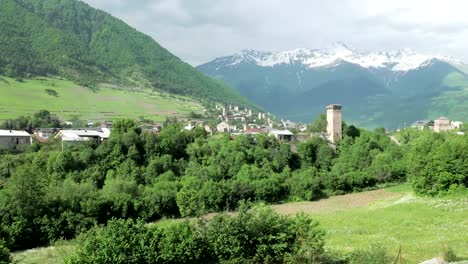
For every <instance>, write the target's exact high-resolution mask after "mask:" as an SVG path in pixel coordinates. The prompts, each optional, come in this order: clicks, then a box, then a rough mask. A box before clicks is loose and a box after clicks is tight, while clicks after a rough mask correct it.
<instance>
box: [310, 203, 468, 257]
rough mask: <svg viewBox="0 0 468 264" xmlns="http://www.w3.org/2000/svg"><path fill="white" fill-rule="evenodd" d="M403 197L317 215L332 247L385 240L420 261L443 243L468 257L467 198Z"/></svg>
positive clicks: (392, 249) (435, 252) (438, 252)
mask: <svg viewBox="0 0 468 264" xmlns="http://www.w3.org/2000/svg"><path fill="white" fill-rule="evenodd" d="M412 199H414V198H412V197H411V196H406V197H402V198H401V199H400V200H397V201H394V204H388V205H386V206H384V207H380V208H379V207H374V208H372V207H370V208H361V209H356V210H351V211H342V212H336V213H330V214H320V215H316V218H317V219H318V220H319V221H320V222H321V223H322V226H323V227H324V228H325V229H326V230H327V232H328V235H327V238H328V240H327V242H328V246H329V248H332V249H335V250H341V251H350V250H352V249H356V248H362V249H365V248H368V247H369V246H370V245H371V244H372V243H381V244H382V245H384V246H385V247H387V249H388V250H389V253H390V254H392V255H394V256H396V255H397V252H398V249H399V247H400V246H401V247H402V254H403V259H404V260H405V263H420V262H422V261H424V260H427V259H431V258H434V257H437V256H442V255H443V245H442V244H444V246H445V247H450V248H451V249H453V250H454V252H455V253H456V254H457V255H458V256H459V257H462V258H464V259H468V255H467V254H466V251H465V250H466V249H467V248H468V234H467V232H466V230H467V227H468V220H467V219H468V213H467V210H468V208H467V205H466V200H465V201H464V202H463V201H458V202H457V201H452V200H443V199H440V200H439V199H434V200H431V199H414V200H412Z"/></svg>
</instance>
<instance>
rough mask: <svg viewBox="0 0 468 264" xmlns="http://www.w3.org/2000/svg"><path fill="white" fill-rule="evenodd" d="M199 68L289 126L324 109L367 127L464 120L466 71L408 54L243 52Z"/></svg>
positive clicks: (342, 49) (448, 61) (447, 61)
mask: <svg viewBox="0 0 468 264" xmlns="http://www.w3.org/2000/svg"><path fill="white" fill-rule="evenodd" d="M197 68H198V69H199V70H200V71H202V72H203V73H205V74H206V75H208V76H210V77H214V78H217V79H220V80H223V81H225V82H226V83H228V84H229V85H231V86H233V87H234V88H236V89H237V90H238V91H239V92H240V93H241V94H242V95H244V96H245V97H247V98H249V99H250V100H251V101H253V102H255V103H257V104H258V105H260V106H262V107H263V108H265V109H266V110H268V111H270V112H272V113H274V114H276V115H278V116H281V117H284V118H288V119H291V120H298V121H305V122H310V120H312V118H313V117H314V116H316V115H317V114H319V113H321V112H323V111H324V107H325V105H327V104H329V103H340V104H343V106H344V109H345V111H344V115H345V118H347V119H348V120H350V121H352V122H353V123H355V124H357V125H361V126H365V127H376V126H385V127H388V128H397V127H398V125H400V124H403V123H406V124H408V123H411V122H413V121H415V120H418V119H430V118H435V117H438V115H440V116H448V117H449V118H453V119H464V118H466V116H468V104H466V102H467V101H468V75H467V74H468V66H467V65H466V64H463V63H462V62H460V61H459V60H456V59H453V58H449V57H442V56H431V55H425V54H420V53H417V52H414V51H411V50H409V49H401V50H398V51H376V52H371V51H358V50H355V49H352V48H349V47H348V46H346V45H345V44H343V43H336V44H334V45H332V46H331V47H329V48H326V49H295V50H290V51H281V52H261V51H255V50H243V51H241V52H239V53H237V54H234V55H231V56H225V57H221V58H218V59H215V60H213V61H211V62H208V63H206V64H203V65H200V66H198V67H197ZM466 121H468V120H466Z"/></svg>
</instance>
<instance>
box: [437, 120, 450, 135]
mask: <svg viewBox="0 0 468 264" xmlns="http://www.w3.org/2000/svg"><path fill="white" fill-rule="evenodd" d="M449 130H450V120H449V119H448V118H446V117H439V118H437V119H436V120H434V131H435V132H443V131H449Z"/></svg>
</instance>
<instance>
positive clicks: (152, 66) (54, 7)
mask: <svg viewBox="0 0 468 264" xmlns="http://www.w3.org/2000/svg"><path fill="white" fill-rule="evenodd" d="M0 14H1V16H0V25H2V26H1V27H0V75H2V74H3V75H7V76H12V77H15V76H23V77H24V76H28V75H31V74H32V75H35V76H47V74H53V75H59V76H62V77H65V78H66V79H69V80H73V81H75V82H78V83H80V84H85V85H94V84H96V83H113V84H120V85H123V86H124V87H131V86H137V87H145V88H154V89H159V90H163V91H167V92H170V93H175V94H180V95H190V96H193V97H196V98H199V99H207V100H211V101H217V102H224V103H235V104H240V105H249V104H250V103H249V101H248V100H246V99H245V98H243V97H241V96H240V95H239V93H237V92H236V91H235V90H233V89H231V88H230V87H228V86H226V85H225V84H223V83H221V82H219V81H214V80H212V79H210V78H209V77H206V76H205V75H203V74H202V73H200V72H199V71H198V70H196V69H194V68H193V67H192V66H190V65H188V64H187V63H185V62H183V61H182V60H180V59H179V58H177V57H176V56H174V55H173V54H171V53H170V52H169V51H167V50H166V49H164V48H163V47H161V46H160V45H159V44H158V43H157V42H156V41H155V40H153V39H152V38H150V37H149V36H147V35H145V34H143V33H140V32H138V31H137V30H135V29H133V28H131V27H130V26H128V25H127V24H125V23H124V22H123V21H121V20H119V19H117V18H115V17H112V16H111V15H109V14H107V13H105V12H103V11H100V10H96V9H94V8H92V7H90V6H89V5H87V4H85V3H84V2H81V1H77V0H41V1H36V0H2V1H1V4H0Z"/></svg>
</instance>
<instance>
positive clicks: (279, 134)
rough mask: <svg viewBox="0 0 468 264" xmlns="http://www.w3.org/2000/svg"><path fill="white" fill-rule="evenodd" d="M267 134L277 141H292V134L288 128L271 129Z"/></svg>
mask: <svg viewBox="0 0 468 264" xmlns="http://www.w3.org/2000/svg"><path fill="white" fill-rule="evenodd" d="M268 135H269V136H274V137H275V138H276V139H277V140H279V141H292V140H293V138H294V134H293V133H292V132H291V131H289V130H276V129H272V130H270V131H269V132H268Z"/></svg>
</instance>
